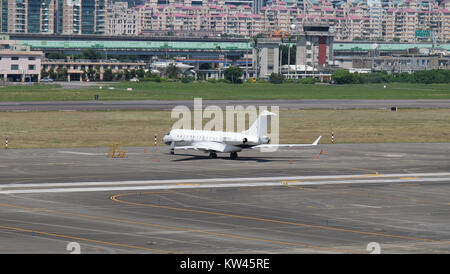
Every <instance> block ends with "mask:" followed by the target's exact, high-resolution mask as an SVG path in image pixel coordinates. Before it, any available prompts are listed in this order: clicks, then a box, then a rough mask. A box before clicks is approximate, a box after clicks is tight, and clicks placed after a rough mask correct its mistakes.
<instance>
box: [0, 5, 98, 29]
mask: <svg viewBox="0 0 450 274" xmlns="http://www.w3.org/2000/svg"><path fill="white" fill-rule="evenodd" d="M0 10H1V13H0V22H1V26H0V30H1V32H9V33H48V34H54V33H59V34H104V33H105V14H106V3H105V0H0Z"/></svg>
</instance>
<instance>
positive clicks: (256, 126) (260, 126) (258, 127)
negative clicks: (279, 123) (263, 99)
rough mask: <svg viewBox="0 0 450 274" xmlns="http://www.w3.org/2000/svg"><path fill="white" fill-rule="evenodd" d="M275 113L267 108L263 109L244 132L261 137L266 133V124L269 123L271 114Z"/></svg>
mask: <svg viewBox="0 0 450 274" xmlns="http://www.w3.org/2000/svg"><path fill="white" fill-rule="evenodd" d="M275 115H276V114H275V113H273V112H270V111H267V110H264V111H263V112H261V113H260V114H259V115H258V118H256V120H255V121H254V122H253V124H252V125H251V126H250V128H249V129H248V130H246V131H244V134H247V135H251V136H255V137H258V138H259V137H263V136H264V135H265V134H266V133H267V126H268V124H269V123H270V120H271V116H275Z"/></svg>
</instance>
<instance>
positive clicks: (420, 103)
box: [0, 99, 450, 111]
mask: <svg viewBox="0 0 450 274" xmlns="http://www.w3.org/2000/svg"><path fill="white" fill-rule="evenodd" d="M203 105H204V106H206V105H215V106H219V107H220V108H225V107H226V106H227V105H230V106H231V105H233V106H235V105H242V106H244V107H246V106H249V105H256V106H259V105H263V106H279V108H280V109H282V110H286V109H292V110H296V109H389V108H391V107H398V108H450V100H426V99H419V100H345V99H342V100H334V99H330V100H204V101H203ZM175 106H187V107H188V108H189V109H193V107H194V101H193V100H173V101H164V100H161V101H159V100H140V101H101V100H100V101H94V100H92V101H42V102H41V101H35V102H0V111H59V110H62V111H69V110H85V111H87V110H91V111H93V110H172V109H173V108H174V107H175Z"/></svg>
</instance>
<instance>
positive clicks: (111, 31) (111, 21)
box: [105, 2, 139, 35]
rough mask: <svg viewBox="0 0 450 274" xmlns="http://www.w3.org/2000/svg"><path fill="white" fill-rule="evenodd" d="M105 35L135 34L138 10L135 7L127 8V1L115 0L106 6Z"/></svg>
mask: <svg viewBox="0 0 450 274" xmlns="http://www.w3.org/2000/svg"><path fill="white" fill-rule="evenodd" d="M106 14H107V15H106V28H105V34H107V35H137V34H139V33H138V12H137V11H136V8H128V3H127V2H116V3H113V4H111V5H109V6H108V7H107V12H106Z"/></svg>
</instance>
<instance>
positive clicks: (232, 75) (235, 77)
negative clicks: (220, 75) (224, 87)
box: [225, 67, 244, 84]
mask: <svg viewBox="0 0 450 274" xmlns="http://www.w3.org/2000/svg"><path fill="white" fill-rule="evenodd" d="M243 73H244V72H243V71H242V69H241V68H240V67H229V68H227V69H226V70H225V80H228V81H230V82H231V83H233V84H236V83H242V80H241V77H242V75H243Z"/></svg>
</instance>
